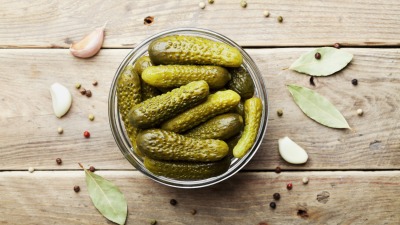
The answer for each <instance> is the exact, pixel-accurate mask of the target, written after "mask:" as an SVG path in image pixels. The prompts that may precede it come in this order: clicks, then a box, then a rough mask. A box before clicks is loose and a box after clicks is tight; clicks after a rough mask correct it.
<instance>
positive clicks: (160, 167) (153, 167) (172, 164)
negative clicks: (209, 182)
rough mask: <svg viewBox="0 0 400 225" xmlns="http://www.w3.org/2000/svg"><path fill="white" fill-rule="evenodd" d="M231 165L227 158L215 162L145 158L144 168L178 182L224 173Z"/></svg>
mask: <svg viewBox="0 0 400 225" xmlns="http://www.w3.org/2000/svg"><path fill="white" fill-rule="evenodd" d="M230 164H231V160H230V158H228V157H225V158H223V159H222V160H219V161H215V162H207V163H201V162H180V161H159V160H154V159H150V158H147V157H145V158H144V166H145V167H146V168H147V169H148V170H149V171H150V172H152V173H154V174H155V175H158V176H164V177H169V178H173V179H178V180H199V179H206V178H210V177H215V176H218V175H221V174H223V173H225V172H226V171H227V170H228V169H229V166H230Z"/></svg>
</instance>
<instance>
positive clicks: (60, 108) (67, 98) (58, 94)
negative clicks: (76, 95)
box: [50, 83, 72, 118]
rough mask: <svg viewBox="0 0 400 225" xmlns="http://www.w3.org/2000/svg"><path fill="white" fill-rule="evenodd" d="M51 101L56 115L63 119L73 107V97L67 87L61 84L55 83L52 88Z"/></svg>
mask: <svg viewBox="0 0 400 225" xmlns="http://www.w3.org/2000/svg"><path fill="white" fill-rule="evenodd" d="M50 94H51V99H52V101H53V111H54V114H55V115H56V116H57V117H58V118H61V117H62V116H64V115H65V114H66V113H67V112H68V110H69V108H71V105H72V95H71V93H70V92H69V91H68V89H67V88H66V87H64V86H63V85H61V84H59V83H54V84H52V85H51V87H50Z"/></svg>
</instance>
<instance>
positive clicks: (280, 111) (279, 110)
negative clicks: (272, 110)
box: [276, 109, 283, 117]
mask: <svg viewBox="0 0 400 225" xmlns="http://www.w3.org/2000/svg"><path fill="white" fill-rule="evenodd" d="M276 114H278V116H279V117H281V116H282V115H283V110H282V109H278V110H276Z"/></svg>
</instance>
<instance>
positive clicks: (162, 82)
mask: <svg viewBox="0 0 400 225" xmlns="http://www.w3.org/2000/svg"><path fill="white" fill-rule="evenodd" d="M142 79H143V80H144V82H146V83H147V84H150V85H151V86H154V87H158V88H174V87H180V86H182V85H185V84H187V83H190V82H192V81H196V80H204V81H206V82H207V83H208V86H209V87H210V89H219V88H222V87H224V85H225V84H226V83H227V82H228V81H229V80H230V79H231V75H230V74H229V72H228V70H226V69H225V68H223V67H220V66H192V65H167V66H150V67H147V68H146V69H145V70H144V71H143V73H142Z"/></svg>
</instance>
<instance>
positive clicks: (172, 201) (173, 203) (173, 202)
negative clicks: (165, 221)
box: [169, 199, 178, 205]
mask: <svg viewBox="0 0 400 225" xmlns="http://www.w3.org/2000/svg"><path fill="white" fill-rule="evenodd" d="M169 204H171V205H176V204H178V202H177V201H176V200H175V199H171V200H169Z"/></svg>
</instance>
